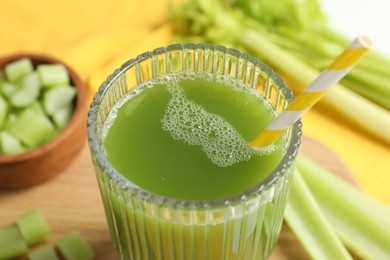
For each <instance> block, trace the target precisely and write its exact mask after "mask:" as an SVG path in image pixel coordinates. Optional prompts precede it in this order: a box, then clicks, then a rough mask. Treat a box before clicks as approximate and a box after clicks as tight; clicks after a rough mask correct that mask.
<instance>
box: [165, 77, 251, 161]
mask: <svg viewBox="0 0 390 260" xmlns="http://www.w3.org/2000/svg"><path fill="white" fill-rule="evenodd" d="M168 91H169V92H170V93H171V94H172V97H171V99H170V101H169V103H168V105H167V107H166V109H165V114H164V117H163V119H162V120H161V122H162V128H163V130H165V131H168V132H169V133H170V134H171V135H172V137H173V138H174V139H176V140H181V141H182V142H184V143H186V144H188V145H199V146H201V147H202V150H203V151H204V152H205V153H206V155H207V157H208V158H209V159H210V160H211V161H212V162H213V163H214V164H216V165H218V166H220V167H226V166H230V165H232V164H235V163H237V162H240V161H244V160H245V161H247V160H249V159H250V158H251V156H252V155H253V153H254V151H253V150H252V149H251V147H250V146H249V145H248V143H247V142H246V141H245V140H244V139H243V138H242V137H241V135H240V134H239V133H238V132H237V131H236V130H235V129H234V127H233V126H232V125H230V124H229V123H228V122H227V121H226V120H225V119H224V118H223V117H221V116H219V115H217V114H213V113H209V112H207V111H206V110H205V109H204V108H203V107H202V106H200V105H198V104H196V103H194V102H192V101H191V100H189V99H188V98H187V97H186V96H185V94H184V91H183V89H182V88H181V87H180V86H179V84H178V82H177V81H175V80H172V81H171V82H170V84H169V85H168Z"/></svg>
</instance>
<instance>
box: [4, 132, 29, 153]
mask: <svg viewBox="0 0 390 260" xmlns="http://www.w3.org/2000/svg"><path fill="white" fill-rule="evenodd" d="M0 144H1V151H2V153H4V154H18V153H23V152H25V151H27V149H26V148H25V147H24V146H23V145H22V144H21V143H20V141H19V140H18V139H17V138H16V137H14V136H13V135H11V134H10V133H8V132H6V131H2V132H0Z"/></svg>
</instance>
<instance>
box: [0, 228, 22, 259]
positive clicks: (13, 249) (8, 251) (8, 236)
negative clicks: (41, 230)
mask: <svg viewBox="0 0 390 260" xmlns="http://www.w3.org/2000/svg"><path fill="white" fill-rule="evenodd" d="M27 252H28V248H27V244H26V243H25V242H24V240H23V238H22V235H21V234H20V232H19V229H18V227H17V226H16V225H12V226H8V227H2V228H0V259H12V258H15V257H18V256H22V255H24V254H26V253H27Z"/></svg>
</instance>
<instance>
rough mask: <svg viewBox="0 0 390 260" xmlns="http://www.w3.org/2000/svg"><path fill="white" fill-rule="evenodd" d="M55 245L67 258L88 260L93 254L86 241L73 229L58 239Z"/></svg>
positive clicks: (70, 259) (68, 259) (69, 259)
mask: <svg viewBox="0 0 390 260" xmlns="http://www.w3.org/2000/svg"><path fill="white" fill-rule="evenodd" d="M57 247H58V249H59V250H60V252H61V254H62V255H63V256H64V257H65V259H67V260H88V259H92V258H93V255H94V254H93V251H92V249H91V247H90V246H89V245H88V243H87V242H86V241H85V240H84V238H83V237H82V236H81V235H80V233H78V232H75V231H72V232H70V233H69V234H67V235H65V236H63V237H61V238H60V239H58V240H57Z"/></svg>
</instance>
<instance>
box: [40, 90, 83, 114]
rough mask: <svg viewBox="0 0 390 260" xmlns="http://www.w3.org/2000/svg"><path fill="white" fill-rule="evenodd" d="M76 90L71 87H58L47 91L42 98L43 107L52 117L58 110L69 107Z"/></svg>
mask: <svg viewBox="0 0 390 260" xmlns="http://www.w3.org/2000/svg"><path fill="white" fill-rule="evenodd" d="M75 95H76V89H75V88H74V87H72V86H69V85H66V86H58V87H54V88H51V89H49V90H48V91H47V92H46V93H45V95H44V97H43V107H44V108H45V110H46V112H47V113H48V114H49V115H53V113H54V112H55V111H57V110H58V109H60V108H62V107H65V106H71V105H72V101H73V98H74V97H75Z"/></svg>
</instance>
